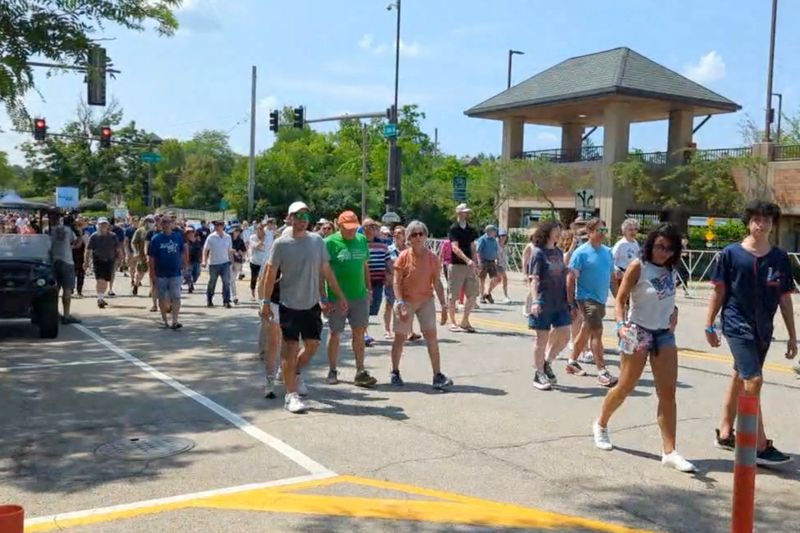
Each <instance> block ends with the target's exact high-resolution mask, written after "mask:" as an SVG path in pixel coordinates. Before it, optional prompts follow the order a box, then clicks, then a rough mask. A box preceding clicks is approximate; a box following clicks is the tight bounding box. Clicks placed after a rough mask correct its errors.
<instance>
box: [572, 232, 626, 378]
mask: <svg viewBox="0 0 800 533" xmlns="http://www.w3.org/2000/svg"><path fill="white" fill-rule="evenodd" d="M607 234H608V228H607V227H606V223H605V222H603V221H602V220H600V219H599V218H593V219H591V220H589V221H588V222H587V223H586V235H587V238H588V240H587V241H586V243H585V244H582V245H580V246H579V247H578V249H577V250H575V252H574V253H573V254H572V258H571V259H570V262H569V273H568V274H567V303H568V304H569V308H570V313H571V314H573V315H577V314H578V313H579V312H580V314H581V316H582V317H583V325H582V326H581V330H580V332H579V333H578V336H577V337H576V338H575V339H574V343H573V347H572V354H570V356H569V361H567V369H566V370H567V373H568V374H574V375H576V376H585V375H586V371H585V370H584V369H583V368H582V367H581V365H580V363H578V356H579V355H580V354H581V352H583V350H584V348H585V347H586V345H587V343H588V344H589V347H590V348H591V350H592V354H593V355H594V360H595V364H596V365H597V382H598V383H600V385H602V386H604V387H613V386H614V384H616V382H617V378H616V377H614V376H612V375H611V372H609V371H608V369H607V368H606V363H605V358H604V357H603V317H605V316H606V300H607V299H608V293H609V288H610V285H611V274H612V272H613V270H614V258H613V257H612V256H611V249H610V248H609V247H608V246H606V245H604V244H603V241H604V240H605V238H606V235H607Z"/></svg>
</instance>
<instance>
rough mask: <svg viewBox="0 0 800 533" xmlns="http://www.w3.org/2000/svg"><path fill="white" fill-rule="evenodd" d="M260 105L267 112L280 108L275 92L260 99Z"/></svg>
mask: <svg viewBox="0 0 800 533" xmlns="http://www.w3.org/2000/svg"><path fill="white" fill-rule="evenodd" d="M258 107H259V109H262V110H263V111H265V112H267V113H269V112H270V111H272V110H273V109H278V97H277V96H275V95H274V94H271V95H269V96H267V97H265V98H262V99H261V100H259V101H258Z"/></svg>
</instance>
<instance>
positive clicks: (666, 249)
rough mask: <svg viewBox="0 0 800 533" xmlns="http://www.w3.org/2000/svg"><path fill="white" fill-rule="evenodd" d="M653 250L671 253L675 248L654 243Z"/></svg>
mask: <svg viewBox="0 0 800 533" xmlns="http://www.w3.org/2000/svg"><path fill="white" fill-rule="evenodd" d="M653 250H658V251H661V252H665V253H668V254H671V253H672V252H673V251H674V250H675V248H673V247H672V246H664V245H663V244H654V245H653Z"/></svg>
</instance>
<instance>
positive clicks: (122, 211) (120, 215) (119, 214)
mask: <svg viewBox="0 0 800 533" xmlns="http://www.w3.org/2000/svg"><path fill="white" fill-rule="evenodd" d="M128 215H130V213H129V212H128V209H127V208H125V207H115V208H114V218H116V219H118V220H121V219H125V218H128Z"/></svg>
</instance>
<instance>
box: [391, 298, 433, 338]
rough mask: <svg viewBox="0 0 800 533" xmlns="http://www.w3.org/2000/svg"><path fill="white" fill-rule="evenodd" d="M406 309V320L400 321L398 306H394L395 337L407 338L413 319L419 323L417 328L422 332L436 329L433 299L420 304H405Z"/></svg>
mask: <svg viewBox="0 0 800 533" xmlns="http://www.w3.org/2000/svg"><path fill="white" fill-rule="evenodd" d="M406 308H407V309H408V319H407V320H401V319H400V306H399V305H395V306H394V333H395V335H403V336H406V337H407V336H408V335H410V334H411V329H412V327H411V326H412V325H413V324H414V317H417V321H419V328H420V330H421V331H422V332H426V331H433V330H435V329H436V306H435V305H434V304H433V298H431V299H430V300H427V301H425V302H421V303H416V304H413V303H410V302H406Z"/></svg>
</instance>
